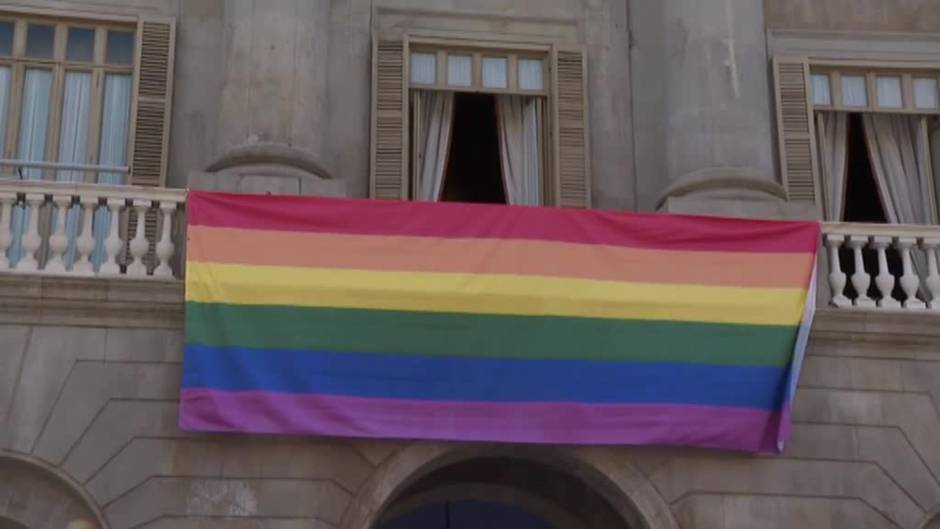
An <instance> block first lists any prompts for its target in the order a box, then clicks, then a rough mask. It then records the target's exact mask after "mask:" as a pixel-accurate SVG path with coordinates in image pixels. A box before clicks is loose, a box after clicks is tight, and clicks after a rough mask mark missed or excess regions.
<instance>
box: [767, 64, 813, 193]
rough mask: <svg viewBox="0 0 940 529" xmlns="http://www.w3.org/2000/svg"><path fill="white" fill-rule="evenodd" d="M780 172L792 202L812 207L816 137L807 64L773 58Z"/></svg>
mask: <svg viewBox="0 0 940 529" xmlns="http://www.w3.org/2000/svg"><path fill="white" fill-rule="evenodd" d="M773 63H774V81H775V90H774V93H775V95H776V103H777V140H778V142H779V148H780V171H781V174H782V177H783V185H784V186H785V188H786V190H787V196H788V197H789V199H790V201H792V202H811V203H816V197H817V196H819V192H818V178H817V167H818V166H817V161H816V140H815V138H816V134H815V131H814V128H815V127H814V123H813V104H812V98H811V95H812V94H811V89H810V84H809V82H810V74H809V64H808V63H807V62H806V60H804V59H801V58H777V57H775V58H774V61H773Z"/></svg>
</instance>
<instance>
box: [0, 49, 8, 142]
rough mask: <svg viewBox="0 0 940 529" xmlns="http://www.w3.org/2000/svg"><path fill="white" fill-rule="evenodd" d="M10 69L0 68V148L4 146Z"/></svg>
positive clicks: (6, 67)
mask: <svg viewBox="0 0 940 529" xmlns="http://www.w3.org/2000/svg"><path fill="white" fill-rule="evenodd" d="M10 77H11V74H10V67H9V66H0V146H3V145H6V132H7V131H6V123H7V109H8V108H9V106H10Z"/></svg>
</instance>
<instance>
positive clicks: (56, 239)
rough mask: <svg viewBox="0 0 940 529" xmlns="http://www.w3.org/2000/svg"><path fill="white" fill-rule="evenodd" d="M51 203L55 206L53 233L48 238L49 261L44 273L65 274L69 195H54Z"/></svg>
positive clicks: (70, 199) (70, 201)
mask: <svg viewBox="0 0 940 529" xmlns="http://www.w3.org/2000/svg"><path fill="white" fill-rule="evenodd" d="M52 203H53V204H55V208H54V209H55V219H54V221H53V222H55V231H54V232H53V233H52V235H50V236H49V260H48V261H47V262H46V266H45V271H46V272H49V273H53V274H64V273H65V250H66V249H67V248H68V246H69V239H68V236H66V234H65V228H66V226H65V224H66V222H65V214H66V213H67V212H68V208H69V206H70V205H71V204H72V197H71V196H69V195H54V196H53V197H52Z"/></svg>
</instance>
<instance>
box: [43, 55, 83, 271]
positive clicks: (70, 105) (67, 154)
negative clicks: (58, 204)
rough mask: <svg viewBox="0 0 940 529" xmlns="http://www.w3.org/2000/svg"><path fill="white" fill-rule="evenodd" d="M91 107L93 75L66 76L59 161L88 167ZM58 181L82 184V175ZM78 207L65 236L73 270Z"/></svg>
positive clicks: (62, 174)
mask: <svg viewBox="0 0 940 529" xmlns="http://www.w3.org/2000/svg"><path fill="white" fill-rule="evenodd" d="M90 106H91V73H89V72H67V73H66V74H65V90H64V93H63V95H62V125H61V127H60V129H59V161H60V162H63V163H75V164H80V163H85V161H86V160H85V156H86V154H87V145H88V112H89V108H90ZM56 180H58V181H60V182H82V181H84V180H85V173H84V172H83V171H71V170H64V171H57V172H56ZM80 216H81V212H80V208H79V206H77V205H76V206H73V207H71V208H70V209H69V211H68V214H67V215H66V225H65V233H66V235H67V236H68V241H69V243H68V248H67V251H66V255H65V263H66V266H67V267H70V266H71V265H72V263H74V262H75V243H76V240H75V239H76V237H77V236H78V228H79V219H80ZM57 218H58V212H57V211H56V212H55V213H54V214H53V217H52V227H51V229H52V230H53V231H54V230H55V229H56V225H55V223H56V219H57Z"/></svg>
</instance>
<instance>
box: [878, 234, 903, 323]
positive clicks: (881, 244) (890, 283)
mask: <svg viewBox="0 0 940 529" xmlns="http://www.w3.org/2000/svg"><path fill="white" fill-rule="evenodd" d="M891 242H892V237H885V236H875V237H872V243H871V245H872V247H874V248H875V251H877V252H878V276H877V277H875V285H877V286H878V291H879V292H881V299H879V300H878V306H879V307H881V308H886V309H899V308H901V302H900V301H898V300H896V299H894V297H893V296H892V295H891V293H892V292H894V283H895V278H894V275H893V274H892V273H891V270H889V269H888V256H887V249H888V248H889V247H890V246H891Z"/></svg>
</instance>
